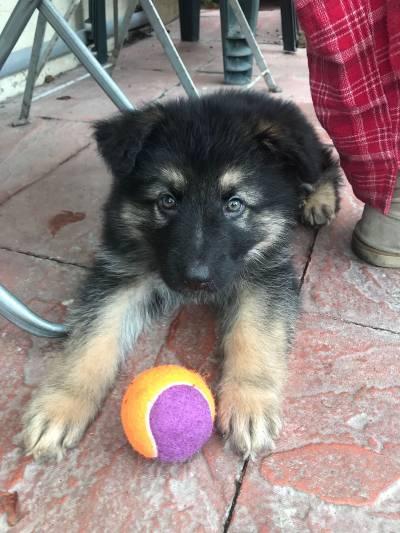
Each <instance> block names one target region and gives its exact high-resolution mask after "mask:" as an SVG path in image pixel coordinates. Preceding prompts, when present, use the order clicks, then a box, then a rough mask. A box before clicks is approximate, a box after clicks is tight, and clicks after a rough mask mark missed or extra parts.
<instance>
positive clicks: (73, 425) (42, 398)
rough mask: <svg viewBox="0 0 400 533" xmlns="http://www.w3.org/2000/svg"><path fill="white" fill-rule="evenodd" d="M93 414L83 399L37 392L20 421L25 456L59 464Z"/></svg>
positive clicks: (78, 438)
mask: <svg viewBox="0 0 400 533" xmlns="http://www.w3.org/2000/svg"><path fill="white" fill-rule="evenodd" d="M96 411H97V408H96V405H95V404H94V403H93V401H92V400H89V399H88V398H84V397H83V396H73V395H71V394H68V393H67V392H65V391H60V390H44V391H40V392H39V394H38V395H37V396H36V397H35V398H34V399H33V400H32V402H31V404H30V406H29V407H28V410H27V411H26V413H25V415H24V417H23V426H24V428H23V433H22V437H23V442H24V446H25V453H26V455H33V457H34V459H35V460H37V461H47V460H51V459H56V460H57V461H59V460H60V459H62V457H63V455H64V453H65V451H66V449H67V448H72V447H73V446H75V445H76V444H77V443H78V442H79V440H80V439H81V437H82V436H83V433H84V431H85V429H86V427H87V425H88V424H89V422H90V421H91V420H92V419H93V418H94V416H95V414H96Z"/></svg>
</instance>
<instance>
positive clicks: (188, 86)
mask: <svg viewBox="0 0 400 533" xmlns="http://www.w3.org/2000/svg"><path fill="white" fill-rule="evenodd" d="M140 4H141V6H142V8H143V11H144V12H145V13H146V15H147V18H148V20H149V22H150V24H151V26H152V28H153V30H154V31H155V33H156V35H157V38H158V40H159V41H160V43H161V45H162V47H163V48H164V51H165V53H166V54H167V56H168V59H169V61H170V63H171V65H172V67H173V69H174V70H175V72H176V75H177V76H178V79H179V81H180V82H181V84H182V86H183V88H184V89H185V91H186V93H187V95H188V96H192V97H198V96H199V93H198V91H197V89H196V86H195V85H194V83H193V81H192V78H191V77H190V75H189V73H188V71H187V70H186V67H185V65H184V63H183V61H182V59H181V58H180V55H179V54H178V52H177V51H176V48H175V46H174V43H173V42H172V40H171V37H170V36H169V35H168V32H167V30H166V29H165V26H164V24H163V22H162V20H161V18H160V16H159V14H158V13H157V10H156V8H155V7H154V4H153V2H152V1H151V0H140Z"/></svg>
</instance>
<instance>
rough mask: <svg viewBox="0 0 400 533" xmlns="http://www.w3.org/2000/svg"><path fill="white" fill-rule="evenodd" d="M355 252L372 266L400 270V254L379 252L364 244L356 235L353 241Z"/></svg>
mask: <svg viewBox="0 0 400 533" xmlns="http://www.w3.org/2000/svg"><path fill="white" fill-rule="evenodd" d="M351 247H352V249H353V252H354V253H355V254H356V255H357V257H359V258H360V259H362V260H363V261H366V262H367V263H369V264H370V265H374V266H378V267H383V268H400V253H398V254H394V253H389V252H384V251H382V250H377V249H376V248H373V247H372V246H369V245H368V244H366V243H365V242H363V241H362V240H361V239H360V238H359V237H358V236H357V235H356V234H355V233H353V238H352V241H351Z"/></svg>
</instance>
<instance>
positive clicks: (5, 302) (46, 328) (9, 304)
mask: <svg viewBox="0 0 400 533" xmlns="http://www.w3.org/2000/svg"><path fill="white" fill-rule="evenodd" d="M0 315H1V316H3V317H4V318H6V319H7V320H9V321H10V322H12V323H13V324H15V325H16V326H18V327H20V328H21V329H23V330H25V331H27V332H28V333H31V334H32V335H36V336H38V337H64V336H65V335H67V334H68V329H67V328H66V327H65V326H64V325H63V324H56V323H54V322H49V321H48V320H45V319H44V318H40V316H38V315H36V314H35V313H34V312H33V311H31V310H30V309H29V307H27V306H26V305H25V304H23V303H22V302H21V301H20V300H18V298H16V297H15V296H14V295H13V294H11V292H9V291H8V290H7V289H6V288H5V287H3V285H0Z"/></svg>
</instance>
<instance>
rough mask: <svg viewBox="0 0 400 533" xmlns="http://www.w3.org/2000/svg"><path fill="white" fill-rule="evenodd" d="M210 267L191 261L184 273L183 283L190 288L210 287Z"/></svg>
mask: <svg viewBox="0 0 400 533" xmlns="http://www.w3.org/2000/svg"><path fill="white" fill-rule="evenodd" d="M210 283H211V279H210V269H209V268H208V266H207V265H203V264H201V263H193V264H192V265H189V266H188V267H187V269H186V273H185V285H186V286H187V287H188V288H189V289H192V290H195V291H197V290H201V289H208V288H209V287H210Z"/></svg>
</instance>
